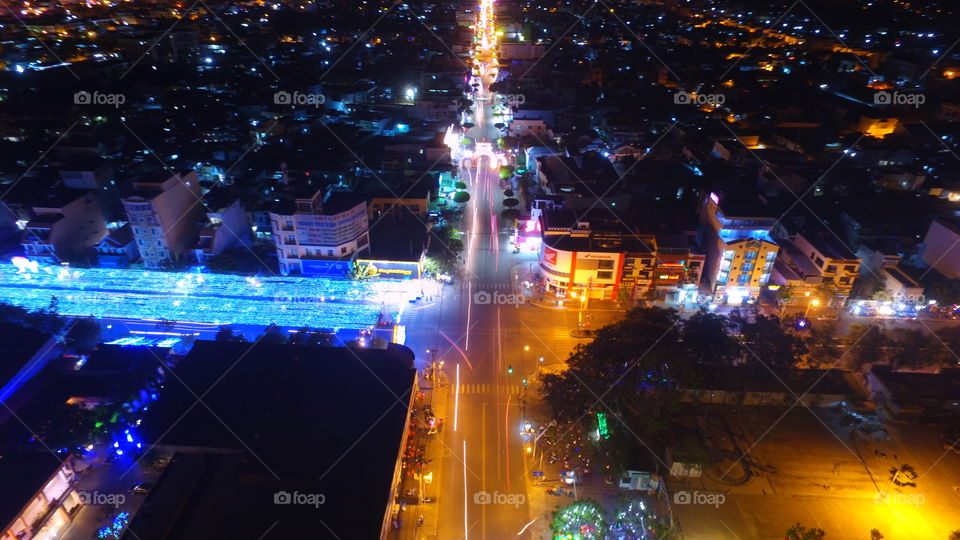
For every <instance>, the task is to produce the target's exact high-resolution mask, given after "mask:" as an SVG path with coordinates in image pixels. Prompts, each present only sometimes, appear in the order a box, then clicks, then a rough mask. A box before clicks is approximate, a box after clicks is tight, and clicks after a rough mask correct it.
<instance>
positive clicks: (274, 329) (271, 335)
mask: <svg viewBox="0 0 960 540" xmlns="http://www.w3.org/2000/svg"><path fill="white" fill-rule="evenodd" d="M260 341H261V342H263V343H273V344H278V345H283V344H285V343H287V336H286V335H285V334H284V333H283V330H281V329H280V327H279V326H277V325H276V324H273V323H271V324H270V326H268V327H267V328H266V329H265V330H264V331H263V335H262V336H261V337H260Z"/></svg>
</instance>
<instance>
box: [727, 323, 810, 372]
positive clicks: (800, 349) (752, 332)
mask: <svg viewBox="0 0 960 540" xmlns="http://www.w3.org/2000/svg"><path fill="white" fill-rule="evenodd" d="M730 322H731V323H732V327H733V328H735V329H736V330H737V331H738V332H739V333H740V335H741V336H742V337H741V340H740V341H741V343H742V344H743V347H744V349H746V352H747V354H746V355H745V358H746V359H747V360H759V361H760V362H763V363H764V364H766V365H767V366H769V367H787V368H789V367H794V366H795V365H796V363H797V361H798V360H799V358H800V357H801V356H802V355H803V354H804V353H806V345H804V343H803V340H801V339H800V338H799V337H797V336H796V335H795V334H794V333H793V332H787V331H786V329H785V328H784V325H783V324H782V321H781V320H780V318H779V317H777V316H775V315H761V314H759V313H757V314H755V315H754V316H753V318H752V320H751V319H750V318H749V317H747V316H744V315H743V314H742V313H741V312H740V311H739V310H734V312H733V313H731V314H730Z"/></svg>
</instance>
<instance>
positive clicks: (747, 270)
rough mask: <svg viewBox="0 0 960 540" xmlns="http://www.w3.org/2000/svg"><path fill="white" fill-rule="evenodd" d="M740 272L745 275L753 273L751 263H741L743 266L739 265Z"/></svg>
mask: <svg viewBox="0 0 960 540" xmlns="http://www.w3.org/2000/svg"><path fill="white" fill-rule="evenodd" d="M740 271H741V272H745V273H747V274H749V273H750V272H753V263H752V262H749V263H743V264H741V265H740Z"/></svg>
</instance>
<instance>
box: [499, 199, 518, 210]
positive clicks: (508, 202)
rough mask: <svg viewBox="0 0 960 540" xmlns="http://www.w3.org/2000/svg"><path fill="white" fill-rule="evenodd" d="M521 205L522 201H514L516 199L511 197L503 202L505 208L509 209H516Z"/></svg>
mask: <svg viewBox="0 0 960 540" xmlns="http://www.w3.org/2000/svg"><path fill="white" fill-rule="evenodd" d="M519 204H520V201H518V200H517V199H514V198H512V197H509V198H506V199H504V200H503V206H505V207H507V208H513V207H515V206H517V205H519Z"/></svg>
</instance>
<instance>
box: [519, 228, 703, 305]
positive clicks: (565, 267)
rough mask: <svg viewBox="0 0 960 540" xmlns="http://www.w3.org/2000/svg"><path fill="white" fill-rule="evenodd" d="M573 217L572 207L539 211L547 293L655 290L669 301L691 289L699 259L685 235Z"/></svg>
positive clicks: (605, 294)
mask: <svg viewBox="0 0 960 540" xmlns="http://www.w3.org/2000/svg"><path fill="white" fill-rule="evenodd" d="M574 220H576V217H575V215H574V213H573V212H572V211H564V210H548V211H545V212H543V213H542V214H541V222H542V229H543V242H542V246H541V249H540V273H541V274H542V275H543V277H544V283H545V286H546V289H547V290H548V291H550V292H552V293H554V294H557V295H558V296H561V297H563V296H567V295H572V293H576V294H577V295H578V296H579V295H582V294H586V295H587V296H588V297H589V298H598V299H605V300H614V299H618V298H619V297H620V295H623V294H626V295H627V296H628V297H629V298H633V299H636V298H639V297H640V296H642V295H644V294H646V293H648V292H650V291H657V294H659V295H662V296H663V297H664V299H665V300H667V301H671V302H682V301H684V297H685V296H686V295H687V294H695V293H696V290H697V284H698V282H699V280H700V272H701V268H702V267H703V261H704V257H703V255H700V254H697V253H693V252H692V250H691V249H690V247H689V243H688V242H687V241H686V239H685V238H683V237H680V238H676V237H672V236H670V235H656V236H655V235H652V234H636V233H633V232H631V231H629V230H625V228H624V227H623V224H622V223H620V222H619V221H617V220H611V219H610V218H606V219H604V218H603V217H602V216H592V217H590V218H581V219H580V220H579V221H574ZM528 223H529V222H528ZM660 241H662V242H663V244H664V245H663V248H662V249H660V248H658V242H660ZM621 291H624V292H621ZM690 291H692V292H690Z"/></svg>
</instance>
